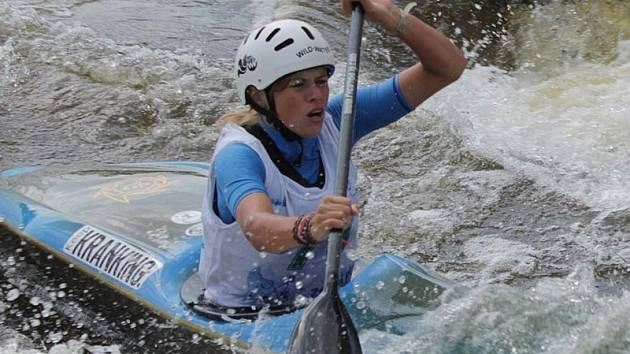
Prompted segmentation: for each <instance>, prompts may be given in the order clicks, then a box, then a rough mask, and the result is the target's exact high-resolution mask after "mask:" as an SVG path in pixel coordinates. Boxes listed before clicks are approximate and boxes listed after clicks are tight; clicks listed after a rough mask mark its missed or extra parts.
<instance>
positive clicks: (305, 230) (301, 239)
mask: <svg viewBox="0 0 630 354" xmlns="http://www.w3.org/2000/svg"><path fill="white" fill-rule="evenodd" d="M312 217H313V214H305V215H300V216H298V217H297V219H295V222H294V223H293V228H292V229H291V233H292V236H293V239H294V240H295V242H297V243H299V244H301V245H307V244H313V243H317V241H316V240H315V239H314V238H313V235H312V234H311V218H312Z"/></svg>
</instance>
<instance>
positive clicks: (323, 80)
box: [315, 79, 328, 87]
mask: <svg viewBox="0 0 630 354" xmlns="http://www.w3.org/2000/svg"><path fill="white" fill-rule="evenodd" d="M315 83H316V84H317V86H320V87H321V86H324V85H326V84H327V83H328V80H326V79H321V80H317V81H315Z"/></svg>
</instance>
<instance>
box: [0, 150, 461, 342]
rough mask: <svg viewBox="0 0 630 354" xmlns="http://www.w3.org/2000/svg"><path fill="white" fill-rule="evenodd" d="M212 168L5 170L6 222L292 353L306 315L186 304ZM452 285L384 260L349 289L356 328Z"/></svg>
mask: <svg viewBox="0 0 630 354" xmlns="http://www.w3.org/2000/svg"><path fill="white" fill-rule="evenodd" d="M207 169H208V165H207V164H204V163H197V162H159V163H142V164H125V165H110V166H103V167H97V168H94V167H89V168H81V167H79V168H72V169H69V168H39V167H24V168H14V169H10V170H5V171H3V172H1V173H0V223H2V224H3V225H5V226H6V227H8V228H9V229H10V230H12V231H13V232H14V233H16V234H18V235H19V236H21V237H23V238H25V239H26V240H28V241H30V242H32V243H34V244H35V245H37V246H39V247H41V248H43V249H44V250H46V251H47V252H50V253H52V254H54V255H55V256H57V257H59V258H61V259H62V260H63V261H65V262H68V263H72V264H74V265H75V266H76V267H77V268H79V269H80V270H81V271H83V272H85V273H87V274H89V275H92V276H93V277H95V278H96V279H97V280H99V281H101V282H103V283H105V284H106V285H107V286H109V287H111V288H113V289H115V290H117V291H119V292H120V293H121V294H123V295H124V296H126V297H129V298H131V299H132V300H134V301H136V302H139V303H141V304H142V305H144V306H146V307H148V308H149V309H151V310H153V311H154V312H156V313H158V314H160V315H161V316H163V317H165V318H167V319H170V320H172V321H173V322H175V323H178V324H181V325H183V326H186V327H188V328H190V329H192V330H193V331H196V332H200V333H203V334H205V335H207V336H210V337H217V338H223V339H225V340H227V342H228V343H231V345H232V346H234V347H238V348H242V349H247V348H251V347H252V346H255V347H257V348H258V349H259V350H262V351H267V352H284V351H285V350H286V347H287V344H288V339H289V336H290V334H291V331H292V330H293V327H294V325H295V323H296V322H297V320H298V319H299V316H300V315H301V311H296V312H293V313H289V314H285V315H281V316H275V317H274V316H264V315H263V316H262V318H261V319H259V320H257V321H253V322H252V321H230V320H226V321H211V320H209V319H207V318H205V317H204V316H201V315H200V314H198V313H196V312H194V311H191V309H190V308H189V307H188V306H187V304H186V303H184V302H183V301H182V300H181V298H180V291H181V288H182V286H183V284H184V283H185V281H186V280H187V279H189V278H190V277H191V276H192V275H193V274H194V273H195V272H196V271H197V265H198V260H199V253H200V250H201V242H202V241H201V237H200V236H201V235H202V228H201V211H200V210H201V201H202V198H203V195H204V191H205V188H206V183H207ZM451 287H453V284H452V283H450V282H449V281H447V280H445V279H443V278H440V277H439V276H436V275H435V274H432V273H430V272H428V271H427V270H425V269H424V268H423V267H422V266H420V265H419V264H417V263H415V262H412V261H409V260H406V259H403V258H400V257H396V256H393V255H384V256H381V257H380V258H378V259H377V260H375V261H374V262H373V263H372V264H370V265H369V266H368V267H366V269H364V271H362V272H361V273H359V274H357V276H356V277H355V278H354V279H353V280H352V282H351V283H349V284H348V285H346V286H345V287H344V288H343V289H342V290H341V293H342V299H343V301H344V303H346V305H347V308H348V311H349V312H350V314H351V316H352V319H353V321H354V322H355V325H356V327H357V328H358V329H359V330H362V329H366V328H374V327H376V328H379V327H383V324H384V323H385V322H387V321H392V320H395V319H396V318H401V317H405V316H408V315H418V314H421V313H422V312H423V311H425V310H426V309H427V308H429V307H430V306H432V304H434V302H435V300H436V298H437V297H438V296H439V294H440V293H441V292H442V291H443V290H444V289H448V288H451Z"/></svg>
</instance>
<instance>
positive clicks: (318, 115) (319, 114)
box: [307, 109, 324, 122]
mask: <svg viewBox="0 0 630 354" xmlns="http://www.w3.org/2000/svg"><path fill="white" fill-rule="evenodd" d="M307 116H308V117H309V118H310V119H311V120H313V121H316V122H318V121H320V120H322V119H323V118H324V110H323V109H314V110H312V111H310V112H308V114H307Z"/></svg>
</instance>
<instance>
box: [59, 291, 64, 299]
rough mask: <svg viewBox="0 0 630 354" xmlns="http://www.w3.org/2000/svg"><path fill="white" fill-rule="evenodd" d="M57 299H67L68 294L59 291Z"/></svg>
mask: <svg viewBox="0 0 630 354" xmlns="http://www.w3.org/2000/svg"><path fill="white" fill-rule="evenodd" d="M57 297H59V298H61V297H66V293H65V291H58V292H57Z"/></svg>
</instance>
